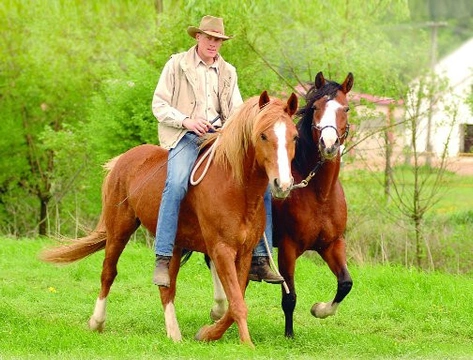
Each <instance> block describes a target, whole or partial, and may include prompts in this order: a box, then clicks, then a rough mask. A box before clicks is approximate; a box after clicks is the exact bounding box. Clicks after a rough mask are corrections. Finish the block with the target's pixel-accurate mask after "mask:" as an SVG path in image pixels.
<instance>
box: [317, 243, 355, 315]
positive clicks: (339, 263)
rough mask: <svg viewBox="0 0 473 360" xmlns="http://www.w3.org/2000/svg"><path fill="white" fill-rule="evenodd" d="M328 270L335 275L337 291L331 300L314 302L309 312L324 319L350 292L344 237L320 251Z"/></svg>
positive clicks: (333, 313)
mask: <svg viewBox="0 0 473 360" xmlns="http://www.w3.org/2000/svg"><path fill="white" fill-rule="evenodd" d="M320 255H321V256H322V258H323V259H324V260H325V262H326V263H327V265H328V266H329V268H330V270H332V272H333V273H334V274H335V276H336V277H337V284H338V286H337V293H336V294H335V298H334V299H333V300H332V301H331V302H327V303H323V302H321V303H316V304H314V305H313V306H312V309H311V310H310V312H311V313H312V315H314V316H315V317H317V318H320V319H324V318H326V317H327V316H331V315H335V313H336V312H337V308H338V305H339V304H340V303H341V302H342V300H343V299H344V298H345V296H347V295H348V293H349V292H350V290H351V288H352V285H353V281H352V279H351V277H350V273H349V272H348V268H347V264H346V252H345V239H344V238H343V237H340V238H338V239H337V240H336V241H334V242H333V243H332V244H331V245H330V246H329V247H328V248H327V249H325V250H324V251H323V252H321V253H320Z"/></svg>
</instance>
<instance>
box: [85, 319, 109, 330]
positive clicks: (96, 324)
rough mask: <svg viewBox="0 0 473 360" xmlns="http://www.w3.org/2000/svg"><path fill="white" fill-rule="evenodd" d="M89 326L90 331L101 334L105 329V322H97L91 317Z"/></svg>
mask: <svg viewBox="0 0 473 360" xmlns="http://www.w3.org/2000/svg"><path fill="white" fill-rule="evenodd" d="M88 325H89V329H90V330H92V331H98V332H100V333H101V332H102V331H103V329H104V328H105V320H103V321H97V320H95V319H94V318H93V317H91V318H90V319H89V322H88Z"/></svg>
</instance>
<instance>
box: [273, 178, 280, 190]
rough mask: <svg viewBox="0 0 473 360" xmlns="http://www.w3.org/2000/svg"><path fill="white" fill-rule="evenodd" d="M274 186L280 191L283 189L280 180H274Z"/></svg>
mask: <svg viewBox="0 0 473 360" xmlns="http://www.w3.org/2000/svg"><path fill="white" fill-rule="evenodd" d="M274 186H275V187H276V188H277V189H279V188H280V187H281V184H280V183H279V179H278V178H276V179H274Z"/></svg>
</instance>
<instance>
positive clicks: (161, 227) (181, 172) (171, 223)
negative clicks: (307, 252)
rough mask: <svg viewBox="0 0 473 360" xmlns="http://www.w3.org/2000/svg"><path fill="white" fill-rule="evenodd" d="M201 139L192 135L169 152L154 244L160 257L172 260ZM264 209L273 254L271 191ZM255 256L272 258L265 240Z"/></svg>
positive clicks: (268, 192)
mask: <svg viewBox="0 0 473 360" xmlns="http://www.w3.org/2000/svg"><path fill="white" fill-rule="evenodd" d="M197 138H198V137H197V135H195V134H194V133H190V132H188V133H186V134H185V135H184V137H183V138H182V139H181V140H180V141H179V143H178V144H177V146H176V147H175V148H173V149H171V150H169V154H168V164H167V177H166V183H165V185H164V190H163V195H162V198H161V204H160V207H159V215H158V223H157V228H156V241H155V244H154V252H155V254H156V255H162V256H172V252H173V249H174V241H175V238H176V233H177V224H178V220H179V209H180V207H181V200H182V199H183V198H184V196H185V195H186V192H187V188H188V185H189V177H190V174H191V172H192V168H193V166H194V163H195V161H196V159H197V155H198V152H199V148H198V145H197ZM264 206H265V209H266V229H265V232H266V237H267V239H268V245H269V248H270V249H271V250H272V243H273V241H272V240H273V237H272V219H271V193H270V191H269V187H268V189H267V190H266V192H265V194H264ZM253 255H254V256H268V252H267V251H266V247H265V245H264V239H263V238H261V239H260V241H259V243H258V246H257V247H256V248H255V249H254V251H253Z"/></svg>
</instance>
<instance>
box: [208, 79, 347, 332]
mask: <svg viewBox="0 0 473 360" xmlns="http://www.w3.org/2000/svg"><path fill="white" fill-rule="evenodd" d="M352 86H353V75H352V74H351V73H349V74H348V76H347V77H346V79H345V81H344V82H343V84H341V85H340V84H338V83H336V82H334V81H328V80H326V79H325V78H324V76H323V74H322V72H319V73H318V74H317V76H316V77H315V83H314V86H313V87H312V88H311V89H309V91H308V92H307V94H306V105H305V106H304V107H302V108H301V109H300V110H299V111H298V114H299V115H300V116H301V118H300V120H299V121H298V123H297V129H298V132H299V141H298V143H297V146H296V155H295V158H294V160H293V162H292V174H293V176H294V180H295V181H296V182H299V184H297V185H294V186H293V189H297V190H295V191H291V195H290V196H289V197H288V198H286V199H284V200H278V199H274V198H273V208H272V214H273V245H274V246H277V247H278V265H279V270H280V272H281V275H282V276H283V277H284V279H285V284H283V287H282V303H281V304H282V309H283V311H284V315H285V322H286V324H285V335H286V337H293V336H294V329H293V314H294V309H295V307H296V298H297V297H296V290H295V284H294V271H295V267H296V260H297V258H298V257H300V256H301V255H302V254H303V253H304V252H305V251H307V250H315V251H317V252H318V253H319V254H320V256H321V257H322V258H323V259H324V260H325V262H326V263H327V264H328V266H329V268H330V270H332V272H333V273H334V274H335V276H336V277H337V281H338V287H337V292H336V295H335V298H334V299H333V300H332V301H331V302H328V303H316V304H314V305H313V306H312V309H311V313H312V315H313V316H315V317H318V318H325V317H327V316H329V315H334V314H335V312H336V310H337V307H338V305H339V304H340V302H341V301H342V300H343V299H344V298H345V296H346V295H347V294H348V293H349V292H350V290H351V287H352V279H351V277H350V274H349V273H348V269H347V265H346V254H345V239H344V235H343V234H344V232H345V227H346V223H347V205H346V201H345V195H344V192H343V188H342V185H341V184H340V181H339V179H338V174H339V171H340V156H341V154H340V146H341V145H342V144H343V142H344V141H345V139H346V137H347V135H348V130H349V124H348V122H347V112H348V110H349V107H348V100H347V94H348V92H349V91H350V90H351V88H352ZM311 180H312V181H311ZM211 266H212V264H211ZM212 278H213V282H214V301H215V304H214V306H213V307H212V310H211V313H210V314H211V317H212V318H213V319H218V318H219V317H220V316H222V314H223V313H224V311H225V309H226V301H225V300H226V299H225V294H224V292H223V291H222V288H221V285H220V284H219V281H218V278H217V277H216V276H215V274H214V271H212Z"/></svg>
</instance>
